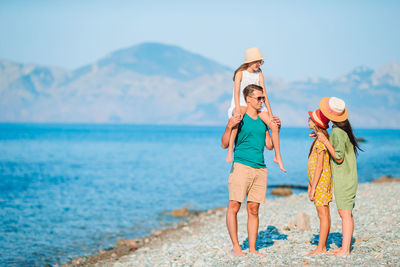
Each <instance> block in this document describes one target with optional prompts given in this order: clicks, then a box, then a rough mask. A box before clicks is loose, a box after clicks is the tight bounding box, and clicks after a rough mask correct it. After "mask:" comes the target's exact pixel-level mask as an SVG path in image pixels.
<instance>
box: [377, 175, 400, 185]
mask: <svg viewBox="0 0 400 267" xmlns="http://www.w3.org/2000/svg"><path fill="white" fill-rule="evenodd" d="M387 182H400V178H398V177H392V176H391V175H382V176H381V177H380V178H377V179H374V183H387Z"/></svg>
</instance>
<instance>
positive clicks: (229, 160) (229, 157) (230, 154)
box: [226, 150, 233, 163]
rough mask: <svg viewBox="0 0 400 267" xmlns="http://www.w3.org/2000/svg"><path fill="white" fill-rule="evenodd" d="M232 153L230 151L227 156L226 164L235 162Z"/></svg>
mask: <svg viewBox="0 0 400 267" xmlns="http://www.w3.org/2000/svg"><path fill="white" fill-rule="evenodd" d="M232 154H233V153H232V151H229V150H228V154H226V162H228V163H230V162H232V161H233V156H232Z"/></svg>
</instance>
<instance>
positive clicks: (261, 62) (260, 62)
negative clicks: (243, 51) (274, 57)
mask: <svg viewBox="0 0 400 267" xmlns="http://www.w3.org/2000/svg"><path fill="white" fill-rule="evenodd" d="M255 63H256V64H260V65H262V64H264V60H259V61H256V62H255Z"/></svg>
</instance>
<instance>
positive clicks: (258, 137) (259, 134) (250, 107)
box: [221, 84, 280, 256]
mask: <svg viewBox="0 0 400 267" xmlns="http://www.w3.org/2000/svg"><path fill="white" fill-rule="evenodd" d="M243 95H244V98H245V100H246V102H247V111H246V114H245V115H244V116H243V119H242V120H240V116H234V117H232V118H230V119H229V122H228V125H227V126H226V129H225V132H224V134H223V136H222V139H221V143H222V144H221V146H222V148H224V149H225V148H227V147H228V146H229V138H230V135H231V131H232V129H233V128H234V127H236V126H237V125H238V127H239V130H238V134H237V138H236V146H235V150H234V160H233V165H232V169H231V174H230V176H229V182H228V183H229V204H228V210H227V213H226V225H227V227H228V231H229V235H230V237H231V240H232V245H233V250H232V253H233V254H234V255H236V256H244V255H245V254H244V253H243V251H242V249H241V247H240V245H239V241H238V236H237V213H238V211H239V209H240V206H241V203H242V202H244V199H245V197H247V214H248V221H247V231H248V238H249V251H250V253H255V254H260V253H259V252H258V251H257V250H256V241H257V234H258V221H259V219H258V210H259V207H260V204H261V203H264V202H265V195H266V190H267V169H266V166H265V163H264V146H265V147H266V148H267V149H269V150H271V149H272V148H273V145H272V141H271V138H270V135H269V132H268V127H267V126H266V125H265V124H264V122H263V121H262V120H261V119H260V118H259V117H258V110H259V109H260V108H261V105H262V103H263V102H264V100H265V96H264V95H263V89H262V87H260V86H258V85H255V84H251V85H248V86H246V88H245V89H244V90H243ZM273 119H274V121H275V122H276V123H277V124H278V125H279V126H280V120H279V119H278V118H277V117H274V118H273ZM239 123H240V124H239Z"/></svg>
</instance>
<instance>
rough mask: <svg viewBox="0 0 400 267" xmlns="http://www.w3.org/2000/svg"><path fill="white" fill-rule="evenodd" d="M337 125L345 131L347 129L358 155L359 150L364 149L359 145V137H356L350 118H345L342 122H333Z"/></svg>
mask: <svg viewBox="0 0 400 267" xmlns="http://www.w3.org/2000/svg"><path fill="white" fill-rule="evenodd" d="M333 123H334V124H335V125H336V126H337V127H339V128H340V129H342V130H343V131H345V132H346V133H347V136H348V137H349V139H350V142H351V143H352V144H353V146H354V153H355V154H356V156H357V155H358V151H357V150H360V151H364V150H362V149H361V148H360V146H359V145H358V142H357V139H356V138H355V136H354V134H353V129H352V128H351V124H350V121H349V120H345V121H342V122H333Z"/></svg>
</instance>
